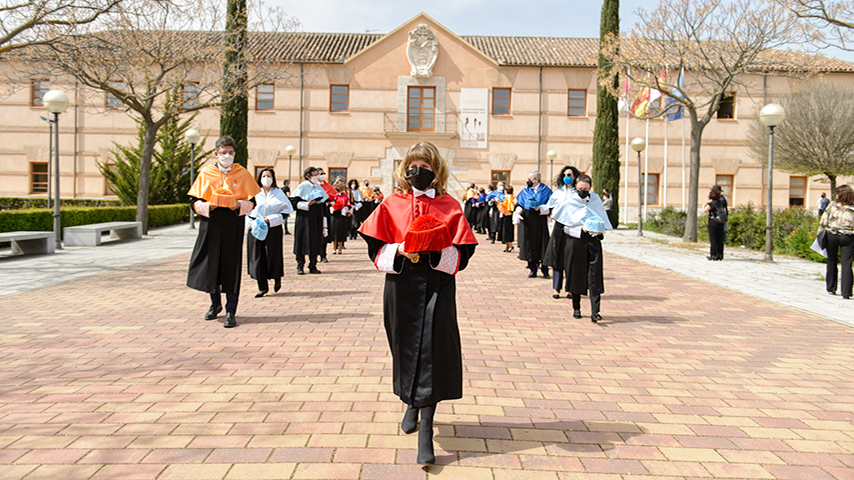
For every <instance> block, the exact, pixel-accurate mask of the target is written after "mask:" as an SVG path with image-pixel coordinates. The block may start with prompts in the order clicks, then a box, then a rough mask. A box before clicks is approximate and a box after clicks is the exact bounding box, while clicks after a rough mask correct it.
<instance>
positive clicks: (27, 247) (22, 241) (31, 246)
mask: <svg viewBox="0 0 854 480" xmlns="http://www.w3.org/2000/svg"><path fill="white" fill-rule="evenodd" d="M0 242H11V243H12V254H13V255H19V254H27V255H28V254H34V253H54V252H55V251H56V250H55V249H56V239H55V237H54V236H53V232H5V233H0Z"/></svg>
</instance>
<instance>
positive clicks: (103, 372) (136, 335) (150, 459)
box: [0, 225, 854, 480]
mask: <svg viewBox="0 0 854 480" xmlns="http://www.w3.org/2000/svg"><path fill="white" fill-rule="evenodd" d="M181 229H184V231H183V233H182V231H181ZM185 229H186V225H184V226H177V227H170V229H163V230H158V231H157V232H156V233H157V234H158V235H159V236H153V237H152V238H147V239H143V240H140V241H137V242H127V244H126V245H127V247H125V246H122V245H121V244H120V243H116V244H113V245H105V246H103V247H96V248H90V249H88V251H86V252H83V251H82V250H81V253H79V254H77V253H76V252H72V251H71V249H69V250H67V251H65V252H64V253H60V254H57V255H55V256H51V257H50V258H55V259H62V260H63V261H65V262H66V263H65V266H66V267H67V268H68V273H67V274H68V275H74V274H77V273H80V272H77V271H75V268H73V266H72V263H74V262H73V261H72V260H71V259H72V258H79V259H84V258H86V260H85V261H82V265H83V266H87V265H88V267H87V268H88V270H87V273H81V276H80V277H79V278H75V279H73V280H70V281H63V280H65V278H63V279H59V280H57V279H56V278H54V279H52V280H50V279H44V280H42V283H40V284H39V283H38V282H36V283H34V284H33V286H32V287H31V289H30V290H28V291H24V292H21V293H15V294H6V296H4V297H3V298H0V310H2V311H3V312H4V319H5V322H4V329H3V332H2V333H0V358H3V359H4V362H2V364H0V479H5V478H27V479H37V478H48V479H59V478H62V479H78V478H79V479H101V478H106V479H132V478H145V479H152V478H157V479H170V478H197V479H266V478H269V479H339V478H340V479H365V480H367V479H382V480H387V479H426V478H428V477H437V478H447V479H454V478H464V479H466V480H479V479H484V480H486V479H489V480H503V479H550V480H558V479H560V480H563V479H576V478H583V479H594V480H618V479H619V480H629V479H637V480H639V479H658V480H664V479H694V478H736V479H756V478H768V479H834V478H836V479H854V425H853V424H852V420H854V413H852V412H854V389H852V388H851V386H850V381H851V378H852V374H854V367H852V365H854V330H852V329H851V328H850V327H849V326H846V325H843V324H840V323H837V322H832V321H829V320H827V319H825V318H822V317H819V316H816V315H810V314H806V313H804V312H802V311H800V310H794V309H792V308H788V307H785V306H781V305H778V304H775V303H771V302H769V301H766V300H762V299H758V298H756V297H753V296H749V295H745V294H742V293H739V292H736V291H727V292H726V295H725V297H724V300H723V301H722V300H721V295H719V294H718V293H716V291H715V288H714V287H712V284H711V283H708V282H705V281H701V280H697V279H694V278H690V277H689V276H686V275H682V274H680V273H677V272H676V271H668V270H665V269H662V268H658V267H654V266H650V265H648V264H646V263H640V262H638V261H635V260H633V259H629V258H627V257H623V256H619V255H616V254H614V252H615V250H613V249H617V248H622V249H626V251H629V250H632V249H636V250H637V249H640V250H641V251H642V252H652V251H653V250H655V249H659V250H662V251H664V250H669V249H671V248H673V247H666V246H664V245H662V244H660V243H656V242H654V241H651V240H646V241H645V242H649V243H648V245H646V246H640V245H638V244H637V242H636V239H631V238H630V233H629V232H616V233H614V234H612V235H609V238H608V240H607V242H606V243H607V245H608V247H607V249H608V252H609V254H607V255H606V264H605V272H606V273H605V275H606V289H607V294H606V296H604V298H603V315H604V316H605V320H604V321H603V322H600V323H599V324H592V323H590V322H589V321H588V320H586V319H584V320H575V319H572V318H571V309H570V308H569V305H568V302H569V301H568V300H567V299H560V300H553V299H552V298H551V290H550V282H549V281H547V280H544V279H542V278H536V279H528V278H525V273H526V272H525V270H524V268H523V265H522V264H521V262H519V261H518V260H517V259H516V258H515V255H514V254H508V253H503V252H502V251H501V249H502V247H501V246H499V245H491V244H483V245H481V246H480V247H479V248H478V250H477V253H476V255H475V257H474V258H473V260H472V262H471V264H470V266H469V268H468V269H467V270H465V271H464V272H461V273H460V275H459V276H458V284H457V288H458V310H459V322H460V329H461V333H462V338H463V353H464V368H465V373H464V378H465V396H464V398H462V399H460V400H457V401H453V402H444V403H442V404H440V406H439V409H438V412H437V415H436V431H437V436H436V445H437V465H436V466H431V467H429V468H427V469H422V468H421V467H419V466H417V465H414V459H415V446H416V437H415V436H414V435H404V434H403V433H401V432H400V428H399V426H398V422H399V421H400V417H401V415H402V413H403V408H402V405H401V404H400V402H399V400H397V398H396V397H394V395H392V393H391V385H390V383H391V379H390V367H391V360H390V358H389V355H388V346H387V343H386V339H385V333H384V331H383V328H382V318H381V311H382V306H381V296H382V276H381V274H378V273H376V271H375V270H374V269H373V266H372V265H371V264H370V263H369V261H368V260H367V256H366V250H365V245H364V242H361V241H356V242H349V243H348V249H347V250H345V254H344V255H332V256H331V257H330V260H331V262H330V263H328V264H321V269H322V270H323V272H324V273H323V274H322V275H306V276H303V277H297V276H296V275H295V274H294V273H293V270H294V269H293V268H290V267H292V266H291V265H290V262H287V265H288V267H289V268H288V270H287V274H286V277H285V278H284V289H283V291H282V292H279V293H278V294H275V295H270V296H268V297H265V298H262V299H255V298H253V297H252V294H253V293H254V288H255V287H254V284H253V283H254V282H252V281H251V280H249V279H248V278H247V277H246V276H244V282H243V291H242V295H241V304H240V307H239V311H238V322H239V323H240V325H239V326H238V328H236V329H231V330H226V329H223V328H222V327H221V324H220V323H219V322H218V321H214V322H205V321H203V320H202V316H203V315H204V312H205V310H206V309H207V303H208V301H207V299H206V298H205V295H204V294H201V293H199V292H196V291H193V290H190V289H188V288H186V287H185V286H184V282H185V277H186V267H187V262H188V259H189V250H190V248H191V246H192V236H188V235H186V230H185ZM172 231H174V232H176V235H175V236H176V237H184V239H183V240H180V241H179V240H178V239H177V238H176V239H174V242H175V243H174V244H173V246H174V250H172V251H171V253H173V254H175V253H177V255H171V256H167V255H166V254H163V257H161V258H160V259H154V260H151V259H150V261H145V262H138V263H135V264H132V265H129V266H125V267H122V268H117V269H114V270H109V269H106V271H101V272H100V273H97V274H92V273H96V272H95V270H96V268H95V267H92V266H91V265H89V264H98V265H99V266H100V263H99V262H98V259H100V258H106V257H107V256H108V255H106V254H104V253H101V252H119V251H120V249H124V248H129V247H130V246H133V245H136V246H143V245H144V246H146V247H148V246H151V247H152V248H153V249H154V250H165V249H166V247H165V245H167V244H169V243H170V242H172V241H173V240H167V239H166V238H165V237H168V236H169V233H168V232H172ZM478 237H479V239H482V236H478ZM290 241H291V240H290V237H286V240H285V242H286V245H285V251H288V250H289V249H290ZM134 250H137V251H135V252H134ZM140 250H143V249H141V248H136V247H135V248H133V249H131V251H132V252H133V253H134V254H133V255H130V257H131V258H132V259H133V261H136V260H138V259H139V258H141V256H142V255H143V253H142V252H141V251H140ZM675 250H676V252H677V253H676V254H674V255H677V256H678V255H683V256H685V255H690V256H695V257H697V260H696V263H697V265H696V266H695V267H692V266H691V265H692V264H691V263H690V260H685V261H684V262H685V265H684V266H679V265H677V263H679V262H677V261H676V260H671V262H670V264H669V265H667V267H668V268H673V269H676V268H677V267H678V268H685V269H689V270H690V269H692V268H694V269H695V270H694V271H695V272H697V275H701V276H708V277H709V278H708V279H709V280H713V277H714V275H712V274H708V275H705V274H703V273H702V272H704V269H706V268H722V271H723V272H724V273H726V274H728V275H731V276H735V275H739V274H742V273H741V272H742V271H743V270H744V268H740V267H739V266H741V265H752V264H751V263H750V262H749V261H735V260H734V261H732V262H729V261H724V262H706V260H705V259H704V257H703V256H701V255H700V254H699V253H694V252H691V251H684V250H682V249H675ZM75 254H76V255H79V256H77V257H74V256H75ZM117 255H118V254H117ZM648 256H649V257H651V258H644V260H645V261H648V262H653V261H659V260H657V259H656V258H658V257H657V256H656V255H653V254H651V253H649V255H648ZM727 256H728V259H729V258H730V257H732V256H733V255H730V254H727ZM63 257H64V258H63ZM47 258H48V257H47V256H46V257H32V259H23V258H20V259H4V260H0V268H2V269H3V270H0V284H4V285H5V284H6V283H8V282H10V281H12V282H14V281H16V279H17V277H18V276H23V275H25V273H24V272H23V271H25V270H26V269H28V268H30V265H35V264H31V263H29V262H44V261H45V259H47ZM66 259H68V260H66ZM7 262H14V264H15V265H17V267H16V268H15V269H11V270H10V269H9V267H8V263H7ZM117 263H121V262H117ZM46 265H47V267H40V268H46V269H49V265H50V261H47V263H46ZM114 265H115V264H114ZM756 268H761V265H759V266H756ZM775 268H776V267H775ZM16 270H17V271H16ZM79 270H81V271H82V270H86V268H81V269H79ZM36 271H38V269H36ZM82 275H88V276H82ZM45 276H47V275H45ZM778 278H779V280H778V283H779V285H780V287H782V288H780V289H781V290H782V289H789V290H791V291H792V294H793V295H803V294H804V290H802V289H801V290H799V288H801V287H797V286H795V287H790V286H789V284H788V283H786V282H785V280H786V277H783V276H780V277H778ZM51 281H54V282H56V281H61V282H62V283H56V284H53V285H49V283H50V282H51ZM795 285H798V284H795ZM819 286H820V283H819ZM821 291H823V289H820V290H819V293H821ZM823 298H825V299H827V298H828V297H823ZM830 300H833V299H830ZM583 312H584V313H588V314H589V307H588V305H587V304H586V302H585V304H583ZM220 320H221V319H220Z"/></svg>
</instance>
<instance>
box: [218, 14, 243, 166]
mask: <svg viewBox="0 0 854 480" xmlns="http://www.w3.org/2000/svg"><path fill="white" fill-rule="evenodd" d="M226 8H227V16H226V27H225V28H226V35H225V49H226V50H225V64H224V65H223V92H224V95H223V100H224V101H225V102H226V103H225V104H224V105H223V106H222V108H221V109H220V112H221V113H220V120H219V130H220V136H224V135H229V136H230V137H232V138H233V139H234V143H235V144H236V146H235V149H234V150H235V155H234V161H235V162H237V163H239V164H240V165H243V166H244V167H245V166H246V164H247V162H248V159H249V149H248V143H247V142H248V139H247V137H248V136H249V97H248V94H247V92H246V83H247V78H248V72H247V70H246V68H247V67H246V57H245V55H244V51H245V49H246V45H247V43H246V42H247V40H246V29H247V18H246V15H247V13H246V0H228V6H227V7H226Z"/></svg>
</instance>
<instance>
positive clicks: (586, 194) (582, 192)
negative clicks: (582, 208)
mask: <svg viewBox="0 0 854 480" xmlns="http://www.w3.org/2000/svg"><path fill="white" fill-rule="evenodd" d="M578 196H579V197H581V198H587V197H589V196H590V190H578Z"/></svg>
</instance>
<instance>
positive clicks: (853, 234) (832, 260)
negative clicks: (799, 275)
mask: <svg viewBox="0 0 854 480" xmlns="http://www.w3.org/2000/svg"><path fill="white" fill-rule="evenodd" d="M834 193H836V200H835V201H834V202H831V203H830V205H829V206H828V207H827V210H826V211H825V212H824V214H823V215H822V216H821V221H820V222H819V227H818V233H821V232H824V231H826V232H827V270H826V275H825V282H826V284H827V292H828V293H830V294H831V295H836V286H837V276H838V275H839V268H838V264H839V261H840V259H841V260H842V292H841V293H842V298H844V299H846V300H847V299H849V298H851V289H852V285H853V284H854V273H852V271H851V262H852V259H854V190H852V188H851V187H850V186H848V185H840V186H838V187H836V190H835V191H834Z"/></svg>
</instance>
